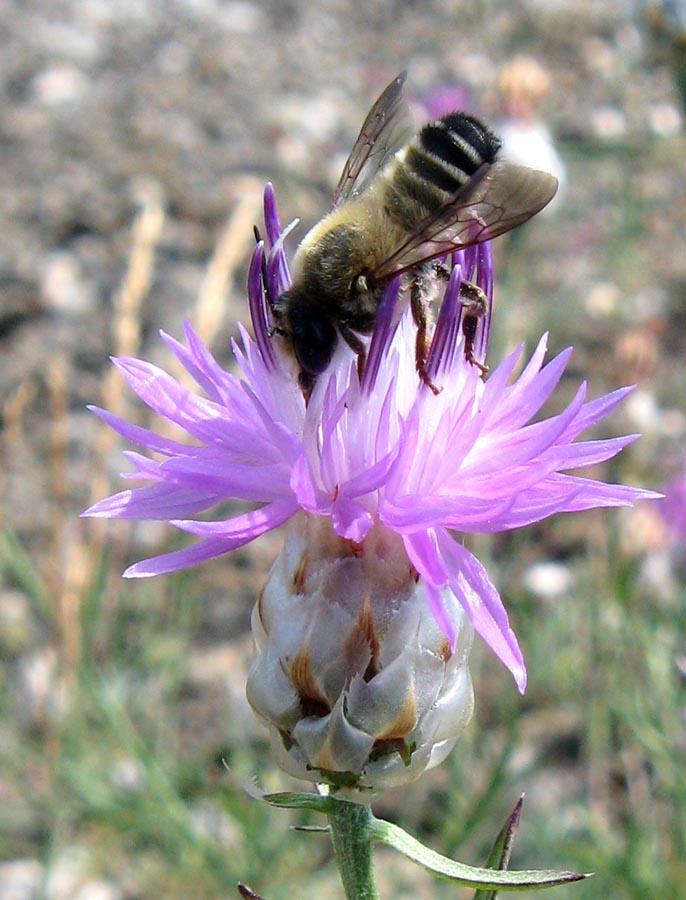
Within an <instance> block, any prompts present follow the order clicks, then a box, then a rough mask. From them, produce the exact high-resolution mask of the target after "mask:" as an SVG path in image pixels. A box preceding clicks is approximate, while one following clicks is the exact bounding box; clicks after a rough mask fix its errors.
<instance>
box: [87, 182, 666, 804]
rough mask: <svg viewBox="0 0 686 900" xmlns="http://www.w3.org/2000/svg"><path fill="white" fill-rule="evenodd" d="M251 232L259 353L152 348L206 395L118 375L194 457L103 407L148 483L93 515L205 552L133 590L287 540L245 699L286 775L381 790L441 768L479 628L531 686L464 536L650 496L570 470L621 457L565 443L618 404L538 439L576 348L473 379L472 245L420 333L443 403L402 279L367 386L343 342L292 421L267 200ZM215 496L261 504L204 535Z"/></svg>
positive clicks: (265, 600)
mask: <svg viewBox="0 0 686 900" xmlns="http://www.w3.org/2000/svg"><path fill="white" fill-rule="evenodd" d="M265 224H266V230H267V247H268V249H267V250H265V247H264V246H263V244H262V242H260V243H258V245H257V247H256V249H255V251H254V254H253V258H252V263H251V267H250V273H249V285H248V295H249V303H250V311H251V317H252V323H253V329H254V335H255V336H254V339H253V338H251V337H250V336H249V335H248V333H247V332H246V331H245V330H244V329H241V339H242V346H238V345H237V344H234V348H233V349H234V353H235V356H236V359H237V361H238V364H239V366H240V369H241V371H242V376H241V377H236V376H234V375H232V374H229V373H228V372H226V371H225V370H224V369H223V368H221V367H220V366H219V364H218V363H217V362H216V360H215V359H214V358H213V357H212V355H211V354H210V353H209V351H208V349H207V348H206V347H205V346H204V344H203V343H202V342H201V340H200V339H199V338H198V336H197V335H196V334H195V333H194V332H193V330H192V329H191V327H190V326H187V327H186V344H185V345H184V344H181V343H179V342H177V341H176V340H174V339H173V338H171V337H169V336H168V335H163V336H162V337H163V340H164V341H165V342H166V344H167V345H168V347H169V348H170V350H171V351H172V353H173V354H174V355H175V356H176V357H177V359H178V360H179V361H180V362H181V363H182V365H183V366H184V367H185V369H186V370H187V371H188V372H189V373H190V374H191V375H192V376H193V378H194V379H195V381H196V382H197V384H198V385H199V387H200V388H201V389H202V391H203V392H204V395H205V396H200V395H198V394H197V393H194V392H193V391H192V390H189V389H188V388H186V387H184V386H182V385H181V384H180V383H179V382H178V381H176V380H175V379H174V378H172V377H171V376H170V375H168V374H167V373H166V372H164V371H162V370H161V369H159V368H157V367H156V366H153V365H151V364H150V363H147V362H144V361H141V360H135V359H118V360H115V364H116V365H117V366H118V367H119V368H120V370H121V371H122V373H123V375H124V377H125V379H126V380H127V382H128V384H129V385H130V387H131V388H132V389H133V390H134V391H135V392H136V393H137V394H138V396H139V397H140V398H141V399H142V400H143V401H144V402H145V403H146V404H147V405H148V406H149V407H150V408H151V409H152V410H153V411H154V412H156V413H157V414H158V415H160V416H162V417H163V418H165V419H168V420H169V421H171V422H173V423H174V424H175V425H177V426H180V427H181V428H182V429H183V430H185V431H186V432H187V433H188V435H189V436H190V437H191V438H192V439H193V443H192V444H188V445H187V444H184V443H179V442H176V441H173V440H171V439H169V438H167V437H162V436H160V435H158V434H156V433H155V432H153V431H150V430H148V429H145V428H141V427H137V426H134V425H131V424H129V423H127V422H125V421H122V420H121V419H118V418H117V417H115V416H112V415H111V414H109V413H107V412H106V411H104V410H96V412H97V413H98V415H100V416H101V417H102V418H103V419H104V420H105V422H107V423H108V424H109V425H110V426H111V427H112V428H114V429H115V430H116V431H118V432H119V433H120V434H121V435H122V436H124V437H125V438H126V439H128V440H130V441H132V442H134V443H135V444H137V445H139V446H140V447H142V448H144V449H145V450H146V451H148V452H149V453H153V454H154V458H151V457H149V456H147V455H141V454H140V453H128V454H127V456H128V458H129V460H130V462H131V463H132V464H133V465H134V467H135V471H134V472H133V473H129V474H127V475H126V476H125V477H127V478H129V479H136V480H141V479H142V480H143V481H145V482H147V484H145V485H144V486H139V487H134V488H132V489H131V490H127V491H123V492H121V493H118V494H115V495H114V496H112V497H110V498H108V499H106V500H103V501H101V502H100V503H97V504H96V505H95V506H93V507H91V508H90V509H89V510H88V511H87V512H86V515H90V516H100V517H105V518H121V519H158V520H166V521H169V522H170V523H171V524H172V525H173V526H175V527H176V528H178V529H181V530H182V531H185V532H188V533H190V534H192V535H194V536H196V537H197V538H199V540H198V541H197V543H195V544H193V545H192V546H189V547H188V548H186V549H183V550H179V551H176V552H173V553H167V554H165V555H162V556H158V557H155V558H153V559H149V560H146V561H144V562H139V563H136V564H135V565H133V566H131V567H130V568H129V569H128V570H127V572H126V574H127V575H129V576H139V577H140V576H149V575H158V574H162V573H165V572H172V571H176V570H178V569H182V568H185V567H188V566H192V565H195V564H197V563H200V562H203V561H205V560H209V559H212V558H213V557H216V556H219V555H220V554H223V553H227V552H229V551H230V550H233V549H235V548H237V547H240V546H242V545H244V544H246V543H248V542H249V541H252V540H254V539H255V538H257V537H259V536H260V535H261V534H264V533H265V532H267V531H269V530H271V529H273V528H276V527H277V526H280V525H282V524H284V523H286V522H290V525H289V529H288V532H287V535H288V536H287V539H286V543H285V547H284V551H283V553H282V555H281V557H280V559H279V560H278V561H277V563H276V564H275V567H274V570H273V572H272V574H271V576H270V578H269V581H268V584H267V586H266V588H265V590H264V591H263V593H262V595H261V597H260V599H259V601H258V604H257V606H256V608H255V613H254V615H253V628H254V634H255V639H256V644H257V647H258V651H259V655H258V658H257V660H256V663H255V665H254V666H253V670H252V673H251V677H250V683H249V688H248V695H249V698H250V700H251V702H252V704H253V706H254V708H255V709H256V711H257V712H258V713H259V714H260V715H261V716H262V717H263V718H264V719H265V720H267V721H268V722H269V723H270V724H271V725H272V727H273V729H274V732H275V734H277V736H278V737H277V743H278V746H279V747H280V749H281V752H282V755H285V757H286V758H287V765H286V767H287V768H290V770H292V771H294V772H297V773H298V774H303V773H306V772H310V773H311V775H310V776H309V777H312V778H313V779H315V778H316V779H317V780H321V777H322V773H324V775H323V777H324V780H329V781H330V783H332V784H336V785H337V786H340V784H342V783H349V784H354V785H358V786H363V787H364V786H368V787H374V786H375V784H377V782H376V781H375V775H374V772H375V771H376V770H375V769H374V767H375V766H376V768H377V769H378V770H383V771H384V772H389V773H390V775H389V779H390V780H391V781H394V783H397V782H398V781H399V780H401V774H399V773H401V770H402V769H410V768H411V767H412V762H413V759H417V760H419V759H420V758H421V760H422V761H423V763H422V765H431V764H434V763H435V762H437V761H439V760H440V759H442V758H443V756H444V755H445V753H446V752H447V749H449V747H450V746H452V743H454V741H455V740H456V737H457V733H459V731H460V730H461V729H462V727H464V724H466V722H467V721H468V719H469V715H470V713H471V705H472V694H471V683H470V681H469V674H468V671H467V668H466V656H467V652H468V649H469V645H470V642H471V627H472V626H473V628H474V629H475V630H476V632H477V633H478V634H479V635H480V636H481V637H482V638H483V640H485V641H486V643H487V644H488V645H489V646H490V647H491V649H492V650H493V651H494V652H495V653H496V654H497V656H498V657H499V658H500V659H501V660H502V662H503V663H504V664H505V665H506V666H507V667H508V668H509V669H510V671H511V672H512V674H513V676H514V678H515V680H516V683H517V685H518V686H519V688H520V690H522V691H523V690H524V687H525V684H526V670H525V667H524V662H523V658H522V653H521V650H520V648H519V645H518V643H517V639H516V637H515V635H514V632H513V631H512V629H511V627H510V625H509V622H508V617H507V614H506V612H505V608H504V606H503V604H502V601H501V599H500V597H499V595H498V591H497V590H496V588H495V586H494V585H493V584H492V582H491V580H490V579H489V577H488V575H487V573H486V571H485V569H484V567H483V566H482V565H481V563H480V562H479V561H478V560H477V559H476V558H475V557H474V556H473V555H472V553H471V552H470V551H469V550H468V549H467V547H466V546H465V544H464V542H463V535H466V534H470V533H492V532H498V531H504V530H509V529H512V528H519V527H521V526H524V525H528V524H530V523H532V522H538V521H540V520H542V519H544V518H546V517H547V516H550V515H552V514H554V513H559V512H572V511H578V510H583V509H588V508H591V507H599V506H624V505H630V504H631V503H632V502H633V501H635V500H637V499H640V498H644V497H649V496H653V495H652V494H650V492H646V491H642V490H639V489H636V488H631V487H625V486H622V485H614V484H604V483H602V482H600V481H596V480H593V479H587V478H583V477H580V476H579V475H577V474H567V473H568V471H569V470H576V469H580V468H583V467H585V466H591V465H596V464H597V463H601V462H603V461H605V460H607V459H609V458H611V457H613V456H614V455H615V454H616V453H618V452H619V451H620V450H621V449H622V448H623V447H625V446H626V445H627V444H628V443H630V442H631V441H632V440H634V436H628V437H619V438H613V439H609V440H593V441H579V442H576V443H575V440H576V438H577V437H578V436H579V435H580V434H581V433H582V432H583V431H585V430H586V429H587V428H589V427H590V426H592V425H594V424H595V423H597V422H598V421H600V420H601V419H602V418H604V417H605V416H606V415H608V414H609V413H610V412H612V410H614V409H615V407H616V406H617V405H618V404H619V403H620V402H621V401H622V399H623V398H624V397H625V396H626V394H627V392H628V390H629V389H627V388H625V389H622V390H618V391H615V392H614V393H612V394H609V395H607V396H605V397H601V398H600V399H597V400H591V401H587V400H586V387H585V385H582V386H581V387H580V388H579V390H578V391H577V394H576V396H575V397H574V399H573V400H572V402H571V403H570V404H569V406H567V408H566V409H565V410H564V411H563V412H561V413H559V414H557V415H554V416H550V417H548V418H543V419H541V420H539V421H533V419H534V417H535V416H536V415H537V414H538V413H539V411H540V410H541V408H542V406H543V405H544V404H545V403H546V401H547V400H548V399H549V398H550V396H551V394H552V393H553V391H554V389H555V387H556V385H557V383H558V381H559V380H560V377H561V375H562V373H563V371H564V369H565V366H566V364H567V361H568V359H569V355H570V352H571V351H569V350H567V351H564V352H563V353H561V354H559V355H558V356H557V357H556V358H555V359H553V360H552V361H550V362H549V363H548V364H547V365H545V366H544V364H543V361H544V356H545V350H546V340H545V337H544V338H543V339H541V341H540V342H539V344H538V346H537V347H536V349H535V351H534V353H533V355H532V356H531V359H530V360H529V362H528V363H527V364H526V365H525V366H524V368H523V369H522V371H521V372H520V373H519V375H518V376H517V377H516V378H514V380H512V376H513V372H514V371H515V368H516V367H517V365H518V362H519V360H520V357H521V355H522V349H521V348H518V349H516V350H515V351H514V352H512V353H511V354H510V355H509V356H508V357H507V358H506V359H504V360H503V361H502V362H501V363H500V364H499V365H498V366H497V367H496V368H495V369H494V370H493V371H492V372H491V374H490V375H489V376H488V377H487V378H486V379H484V378H483V377H482V372H481V370H480V368H479V367H478V366H476V365H473V364H472V363H470V362H468V361H467V360H466V359H465V352H464V334H463V327H462V326H463V323H462V308H461V304H460V283H461V280H462V279H463V278H466V279H468V280H470V281H471V282H475V283H477V284H478V285H479V287H480V288H481V289H482V290H483V291H484V292H485V294H486V295H487V297H489V298H490V297H491V296H492V265H491V257H490V249H489V247H488V245H480V246H479V247H475V248H469V249H468V250H466V251H463V252H461V253H459V254H456V255H455V257H454V259H453V262H454V264H455V265H454V268H453V271H452V275H451V278H450V283H449V285H448V287H447V290H446V292H445V296H444V298H443V300H442V303H441V307H440V313H439V316H438V319H437V322H436V326H435V328H434V331H433V336H432V343H431V349H430V353H429V358H428V365H427V369H428V373H429V376H430V378H431V379H432V381H433V382H434V384H435V385H437V386H438V387H440V389H441V390H440V392H439V393H435V392H434V391H432V390H431V388H430V387H429V386H427V385H425V384H423V383H422V382H421V381H420V380H419V378H418V376H417V372H416V368H415V349H414V348H415V327H414V324H413V321H412V318H411V315H410V314H409V312H408V311H403V310H402V304H399V303H398V295H399V285H398V283H397V282H395V283H393V284H392V285H391V286H390V287H389V289H388V290H387V292H386V295H385V297H384V299H383V301H382V303H381V306H380V309H379V314H378V319H377V324H376V328H375V331H374V333H373V335H372V338H371V341H370V344H369V348H368V357H367V364H366V367H365V370H364V373H363V375H362V377H361V378H360V377H359V375H358V369H357V359H356V357H355V355H354V353H353V352H352V350H351V349H350V348H349V347H348V346H347V345H346V344H345V343H344V342H343V341H339V345H338V347H337V350H336V353H335V355H334V358H333V360H332V362H331V365H330V366H329V368H328V369H327V370H326V372H325V373H324V374H323V375H321V376H320V377H319V379H318V380H317V382H316V384H315V387H314V390H313V391H312V394H311V396H310V397H309V400H308V402H307V403H305V401H304V399H303V396H302V393H301V391H300V390H299V387H298V382H297V377H296V374H297V373H296V372H295V371H294V364H293V363H292V362H291V360H290V357H289V356H288V354H284V353H282V349H283V348H281V347H280V341H281V339H280V338H278V337H273V336H271V332H270V313H269V302H268V298H269V297H276V296H278V295H280V294H281V292H282V291H283V290H285V289H286V288H287V287H288V285H289V281H290V279H289V271H288V264H287V260H286V256H285V253H284V250H283V238H284V234H285V233H284V232H283V231H282V229H281V226H280V224H279V221H278V218H277V213H276V208H275V203H274V198H273V193H272V191H271V187H268V189H267V191H266V193H265ZM489 323H490V317H489V316H486V317H484V318H482V319H481V320H479V322H478V325H477V328H476V336H475V342H474V355H475V357H476V358H477V359H483V358H484V356H485V352H486V347H487V342H488V326H489ZM227 500H240V501H246V502H247V503H249V504H251V506H252V507H254V508H252V509H251V510H250V511H247V512H245V513H244V514H242V515H236V516H232V517H230V518H228V519H220V520H214V521H206V520H202V519H199V518H197V516H198V514H199V513H204V512H206V511H207V510H211V509H212V508H214V507H217V506H218V505H219V504H222V503H224V502H225V501H227ZM429 613H430V614H429ZM469 623H471V624H469ZM382 688H384V690H385V692H384V690H382ZM441 711H443V712H445V711H447V714H448V717H449V718H450V717H452V722H453V725H454V727H452V728H451V727H450V725H449V724H448V725H446V724H445V722H446V719H445V715H443V713H441V715H438V713H439V712H441ZM446 748H447V749H446ZM333 772H336V773H339V775H337V776H336V777H334V775H332V774H331V773H333ZM341 772H345V773H347V774H346V775H345V776H344V777H341V776H340V773H341ZM303 777H308V776H307V775H306V774H304V775H303ZM412 777H415V776H414V775H413V776H412ZM346 779H347V782H346Z"/></svg>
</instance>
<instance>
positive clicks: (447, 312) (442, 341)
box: [426, 265, 462, 381]
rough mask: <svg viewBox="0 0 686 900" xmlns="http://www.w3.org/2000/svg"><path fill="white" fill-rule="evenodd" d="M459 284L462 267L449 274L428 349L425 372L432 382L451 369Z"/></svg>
mask: <svg viewBox="0 0 686 900" xmlns="http://www.w3.org/2000/svg"><path fill="white" fill-rule="evenodd" d="M461 284H462V267H461V266H460V265H456V266H454V267H453V270H452V272H451V273H450V281H449V282H448V287H447V290H446V292H445V296H444V297H443V301H442V302H441V307H440V311H439V313H438V321H437V322H436V327H435V329H434V333H433V338H432V340H431V348H430V349H429V358H428V359H427V362H426V371H427V374H428V376H429V378H431V380H432V381H433V380H435V379H439V376H440V374H441V372H444V371H446V370H448V369H449V368H450V367H451V365H452V361H453V358H454V356H455V348H456V347H457V342H458V338H459V335H460V330H461V329H460V326H461V323H462V304H461V303H460V285H461Z"/></svg>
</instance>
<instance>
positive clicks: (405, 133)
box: [331, 72, 416, 209]
mask: <svg viewBox="0 0 686 900" xmlns="http://www.w3.org/2000/svg"><path fill="white" fill-rule="evenodd" d="M406 78H407V72H401V73H400V75H398V77H397V78H394V79H393V81H392V82H391V83H390V84H389V85H388V87H387V88H386V90H385V91H384V92H383V93H382V94H381V96H380V97H379V99H378V100H377V101H376V103H375V104H374V106H372V108H371V109H370V111H369V114H368V115H367V118H366V119H365V120H364V124H363V125H362V128H361V129H360V133H359V134H358V136H357V140H356V141H355V144H354V146H353V149H352V150H351V152H350V156H349V157H348V160H347V162H346V164H345V166H344V167H343V172H342V174H341V177H340V180H339V182H338V186H337V187H336V191H335V193H334V196H333V202H332V204H331V209H335V208H336V207H337V206H340V205H341V203H345V202H346V201H347V200H352V199H353V198H354V197H357V196H359V194H361V193H362V192H363V191H364V190H365V189H366V188H367V186H368V185H369V182H370V181H371V180H372V179H373V177H374V176H375V175H376V173H377V172H378V171H379V170H380V169H382V168H383V167H384V166H385V165H386V163H387V162H388V160H389V159H390V158H391V157H392V156H393V154H394V153H396V151H397V150H399V149H400V148H401V147H402V146H403V144H406V143H407V141H408V140H409V139H410V137H411V136H412V135H413V134H414V132H415V130H416V129H415V123H414V119H413V117H412V113H411V112H410V108H409V106H408V105H407V103H406V102H405V100H404V99H403V96H402V92H403V84H404V83H405V79H406Z"/></svg>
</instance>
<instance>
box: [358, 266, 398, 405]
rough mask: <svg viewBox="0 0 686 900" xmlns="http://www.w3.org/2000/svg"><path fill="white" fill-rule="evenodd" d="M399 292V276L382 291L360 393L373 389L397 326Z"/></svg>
mask: <svg viewBox="0 0 686 900" xmlns="http://www.w3.org/2000/svg"><path fill="white" fill-rule="evenodd" d="M399 293H400V278H394V279H393V281H391V283H390V284H389V285H388V287H387V288H386V290H385V291H384V295H383V298H382V300H381V303H380V304H379V308H378V311H377V314H376V324H375V325H374V331H373V332H372V339H371V341H370V343H369V350H368V352H367V364H366V366H365V369H364V372H363V374H362V381H361V384H360V387H361V388H362V393H363V394H366V395H367V396H369V394H370V393H371V392H372V391H373V389H374V385H375V384H376V379H377V376H378V374H379V369H380V367H381V362H382V360H383V358H384V356H385V355H386V352H387V350H388V348H389V346H390V344H391V341H392V340H393V336H394V335H395V332H396V330H397V328H398V321H395V322H394V317H395V307H396V305H397V303H398V295H399Z"/></svg>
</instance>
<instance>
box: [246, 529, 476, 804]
mask: <svg viewBox="0 0 686 900" xmlns="http://www.w3.org/2000/svg"><path fill="white" fill-rule="evenodd" d="M442 599H443V602H444V604H445V608H446V611H447V614H448V615H449V616H450V617H451V618H452V621H453V623H454V627H455V633H456V634H457V641H456V646H455V648H454V649H453V650H451V648H450V645H449V643H448V641H447V639H446V637H445V635H444V634H443V632H442V631H441V629H440V628H439V626H438V624H437V623H436V621H435V620H434V618H433V616H432V614H431V613H430V611H429V608H428V605H427V601H426V596H425V590H424V586H423V582H422V581H421V580H420V579H419V577H418V575H417V572H416V570H415V569H414V567H413V566H412V564H411V563H410V561H409V559H408V557H407V554H406V552H405V549H404V546H403V542H402V538H401V537H400V536H399V535H398V534H396V533H395V532H394V531H391V530H390V529H388V528H385V527H384V526H382V525H378V524H377V525H376V526H374V527H373V528H372V529H371V531H370V532H369V533H368V534H367V536H366V537H365V539H364V542H363V543H361V544H357V543H353V542H352V541H349V540H345V539H343V538H340V537H339V536H337V535H336V534H335V532H334V530H333V528H332V525H331V520H330V519H329V518H326V517H320V516H311V515H308V514H306V513H300V514H298V515H297V516H296V517H294V518H293V519H292V520H291V522H290V523H289V525H288V529H287V534H286V539H285V543H284V547H283V550H282V552H281V554H280V556H279V558H278V559H277V561H276V563H275V564H274V567H273V569H272V571H271V573H270V575H269V578H268V581H267V583H266V585H265V587H264V590H263V591H262V593H261V595H260V598H259V600H258V602H257V604H256V605H255V608H254V610H253V615H252V630H253V637H254V639H255V643H256V647H257V655H256V657H255V660H254V661H253V664H252V666H251V670H250V674H249V677H248V685H247V696H248V700H249V702H250V704H251V706H252V707H253V710H254V711H255V713H256V714H257V715H258V716H259V717H260V718H261V719H263V720H264V721H265V722H266V723H267V725H268V726H269V731H270V736H271V740H272V744H273V748H274V752H275V757H276V759H277V762H278V763H279V765H280V766H281V767H282V768H283V769H284V770H285V771H287V772H288V773H289V774H291V775H293V776H295V777H297V778H302V779H305V780H308V781H315V782H320V783H326V784H329V785H330V786H331V787H332V788H335V789H338V790H342V791H343V792H344V794H345V795H346V796H347V798H348V799H353V800H354V799H364V800H367V799H369V796H370V793H373V792H376V791H379V790H380V789H382V788H386V787H395V786H397V785H402V784H406V783H408V782H411V781H414V779H415V778H417V777H418V776H419V775H421V773H422V772H423V771H424V770H425V769H428V768H431V767H432V766H435V765H437V764H438V763H440V762H442V761H443V760H444V759H445V757H446V756H447V754H448V753H449V752H450V750H451V749H452V748H453V746H454V744H455V742H456V741H457V738H458V737H459V736H460V734H461V733H462V731H463V729H464V728H465V727H466V725H467V724H468V722H469V720H470V718H471V715H472V710H473V705H474V697H473V691H472V682H471V677H470V674H469V669H468V667H467V659H468V655H469V650H470V648H471V644H472V637H473V629H472V626H471V624H470V623H469V620H468V619H467V616H466V614H465V612H464V610H463V609H462V607H461V606H460V605H459V604H458V603H457V601H456V600H455V598H454V597H453V596H452V594H450V593H449V592H448V593H447V595H446V596H444V597H443V598H442Z"/></svg>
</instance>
